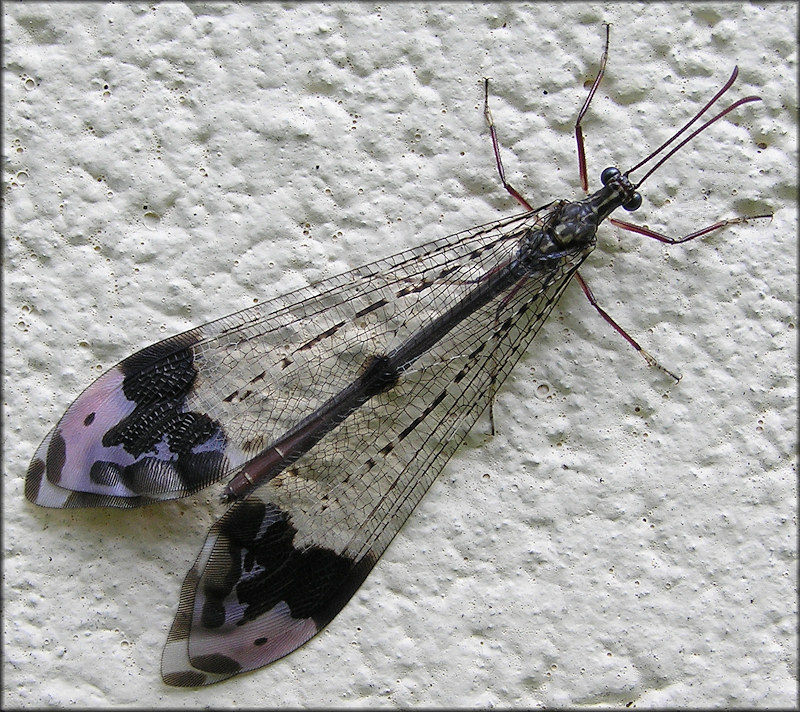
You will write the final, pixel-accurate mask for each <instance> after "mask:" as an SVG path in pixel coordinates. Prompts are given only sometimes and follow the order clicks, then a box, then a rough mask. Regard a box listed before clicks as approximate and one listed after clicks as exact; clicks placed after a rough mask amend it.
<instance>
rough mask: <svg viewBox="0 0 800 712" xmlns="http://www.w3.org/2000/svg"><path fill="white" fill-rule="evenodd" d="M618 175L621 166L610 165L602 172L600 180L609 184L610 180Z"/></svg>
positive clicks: (604, 183)
mask: <svg viewBox="0 0 800 712" xmlns="http://www.w3.org/2000/svg"><path fill="white" fill-rule="evenodd" d="M618 175H619V168H614V166H610V167H609V168H606V169H605V170H604V171H603V172H602V173H601V174H600V182H601V183H602V184H603V185H608V183H609V181H610V180H612V179H613V178H616V177H617V176H618Z"/></svg>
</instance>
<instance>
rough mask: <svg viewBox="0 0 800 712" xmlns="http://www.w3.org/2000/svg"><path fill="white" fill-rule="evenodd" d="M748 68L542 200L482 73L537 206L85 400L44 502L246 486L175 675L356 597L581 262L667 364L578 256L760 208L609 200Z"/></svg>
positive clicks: (199, 586) (372, 270) (275, 640)
mask: <svg viewBox="0 0 800 712" xmlns="http://www.w3.org/2000/svg"><path fill="white" fill-rule="evenodd" d="M608 42H609V30H608V26H607V28H606V38H605V48H604V52H603V56H602V61H601V65H600V70H599V72H598V75H597V78H596V79H595V82H594V84H593V86H592V88H591V90H590V92H589V95H588V97H587V99H586V101H585V103H584V105H583V108H582V109H581V111H580V113H579V116H578V120H577V122H576V140H577V143H578V158H579V170H580V177H581V183H582V186H583V188H584V190H588V179H587V172H586V160H585V153H584V147H583V136H582V130H581V120H582V119H583V116H584V115H585V113H586V111H587V109H588V107H589V104H590V102H591V100H592V98H593V96H594V94H595V92H596V89H597V87H598V85H599V83H600V81H601V79H602V76H603V73H604V70H605V65H606V60H607V56H608ZM736 75H737V72H736V70H734V72H733V74H732V76H731V78H730V79H729V80H728V82H727V83H726V84H725V85H724V86H723V88H722V89H721V90H720V91H719V92H718V93H717V94H716V95H715V96H714V97H713V98H712V99H711V100H710V101H709V102H708V103H707V104H706V105H705V106H704V107H703V108H702V109H701V110H700V111H698V112H697V113H696V114H695V116H694V117H693V118H692V119H691V120H690V121H689V122H687V123H686V124H685V125H684V126H683V127H682V128H681V129H680V130H679V131H677V132H676V133H675V134H674V135H673V136H672V138H671V139H670V140H669V141H667V142H666V143H665V144H663V145H662V146H660V147H659V148H658V149H657V150H656V151H654V152H653V153H651V154H650V155H649V156H647V157H646V158H645V159H644V160H643V161H641V162H640V163H639V164H637V165H636V166H634V167H633V168H631V169H629V170H627V171H624V172H623V171H621V170H619V169H618V168H616V167H610V168H606V169H605V170H604V171H603V172H602V174H601V183H602V187H601V188H600V189H599V190H597V191H596V192H594V193H592V194H590V195H588V196H587V197H586V198H584V199H582V200H576V201H568V200H556V201H553V202H550V203H547V204H546V205H543V206H542V207H540V208H536V209H534V208H532V207H531V205H530V204H529V203H528V202H527V201H526V200H525V199H524V198H523V197H522V196H521V194H520V193H519V192H518V191H517V190H516V189H515V188H513V187H512V186H511V185H510V184H509V183H508V182H507V181H506V179H505V173H504V169H503V165H502V161H501V158H500V149H499V142H498V138H497V133H496V130H495V125H494V122H493V119H492V116H491V112H490V111H489V89H488V80H486V81H485V83H484V91H485V116H486V119H487V123H488V125H489V129H490V135H491V140H492V144H493V148H494V154H495V158H496V161H497V168H498V172H499V174H500V178H501V181H502V183H503V185H504V187H505V188H506V190H507V191H508V192H509V193H510V194H511V195H512V196H513V197H514V198H515V199H517V200H518V201H519V202H520V203H521V204H522V205H523V206H524V207H525V208H526V211H525V212H524V213H521V214H519V215H515V216H513V217H509V218H505V219H502V220H498V221H495V222H492V223H488V224H485V225H482V226H479V227H475V228H472V229H470V230H466V231H464V232H461V233H457V234H455V235H451V236H449V237H445V238H442V239H439V240H435V241H433V242H428V243H425V244H422V245H420V246H419V247H416V248H413V249H410V250H406V251H404V252H400V253H398V254H395V255H392V256H390V257H387V258H385V259H382V260H379V261H377V262H373V263H371V264H368V265H365V266H363V267H359V268H357V269H354V270H352V271H350V272H347V273H344V274H342V275H339V276H336V277H333V278H330V279H326V280H324V281H321V282H318V283H316V284H313V285H310V286H309V287H306V288H304V289H301V290H299V291H296V292H294V293H292V294H288V295H284V296H281V297H278V298H276V299H273V300H271V301H268V302H265V303H262V304H260V305H258V306H255V307H252V308H250V309H245V310H244V311H240V312H237V313H235V314H232V315H230V316H227V317H224V318H222V319H219V320H217V321H213V322H210V323H208V324H205V325H203V326H199V327H197V328H195V329H192V330H190V331H187V332H185V333H183V334H179V335H177V336H173V337H171V338H169V339H166V340H165V341H161V342H159V343H156V344H154V345H152V346H149V347H147V348H145V349H143V350H141V351H139V352H138V353H135V354H134V355H132V356H130V357H128V358H127V359H125V360H123V361H122V362H120V363H119V364H118V365H116V366H115V367H113V368H112V369H111V370H109V371H108V372H106V373H105V374H104V375H103V376H101V377H100V378H99V379H98V380H97V381H95V382H94V383H93V384H92V385H91V386H89V387H88V388H87V389H86V390H85V391H84V392H83V393H82V394H81V395H80V396H79V397H78V398H77V400H76V401H75V402H74V403H73V404H72V405H71V406H70V407H69V408H68V410H67V411H66V413H65V414H64V416H63V417H62V418H61V420H60V421H59V422H58V424H57V425H56V426H55V428H53V430H52V431H51V432H50V433H49V434H48V435H47V436H46V437H45V439H44V440H43V442H42V443H41V445H40V446H39V448H38V450H37V452H36V454H35V455H34V457H33V460H32V462H31V464H30V466H29V468H28V471H27V475H26V481H25V495H26V497H27V498H28V499H29V500H30V501H31V502H34V503H36V504H38V505H41V506H45V507H59V508H68V507H92V506H106V507H119V508H131V507H139V506H143V505H147V504H152V503H156V502H161V501H165V500H171V499H176V498H180V497H185V496H188V495H190V494H192V493H195V492H197V491H199V490H200V489H202V488H204V487H207V486H208V485H210V484H212V483H214V482H218V481H221V480H226V481H227V484H226V486H225V488H224V491H223V495H222V498H223V501H224V502H226V503H228V504H229V505H230V506H229V508H228V509H227V511H226V512H225V513H224V514H223V516H222V517H221V518H220V519H219V520H218V521H217V522H216V523H215V524H214V525H213V526H212V527H211V530H210V532H209V534H208V536H207V538H206V541H205V543H204V545H203V548H202V550H201V551H200V554H199V556H198V557H197V560H196V561H195V563H194V566H193V567H192V568H191V570H190V571H189V573H188V574H187V576H186V579H185V580H184V582H183V586H182V588H181V593H180V603H179V606H178V611H177V614H176V616H175V620H174V622H173V624H172V628H171V630H170V632H169V635H168V638H167V643H166V646H165V649H164V653H163V657H162V677H163V679H164V681H165V682H166V683H167V684H170V685H176V686H199V685H205V684H211V683H215V682H219V681H221V680H224V679H226V678H229V677H231V676H233V675H237V674H239V673H242V672H246V671H249V670H254V669H256V668H259V667H262V666H264V665H267V664H268V663H271V662H273V661H274V660H277V659H278V658H281V657H283V656H284V655H287V654H288V653H290V652H291V651H293V650H295V649H296V648H297V647H299V646H300V645H302V644H303V643H305V642H306V641H307V640H309V639H310V638H311V637H312V636H314V635H315V634H316V633H317V632H319V631H320V630H321V629H322V628H323V627H324V626H325V625H326V624H327V623H328V622H329V621H330V620H331V619H332V618H333V617H334V616H335V615H336V614H337V613H338V612H339V611H340V610H341V609H342V607H343V606H344V605H345V604H346V603H347V601H348V600H349V598H350V597H351V596H352V595H353V593H354V592H355V591H356V589H357V588H358V587H359V585H360V584H361V583H362V581H363V580H364V578H365V577H366V576H367V574H368V573H369V571H370V570H371V569H372V567H373V566H374V565H375V563H376V562H377V561H378V559H379V558H380V556H381V554H382V553H383V551H384V550H385V549H386V547H387V546H388V544H389V542H390V541H391V540H392V538H393V537H394V536H395V534H396V533H397V532H398V531H399V529H400V528H401V526H402V525H403V523H404V522H405V520H406V519H407V518H408V516H409V515H410V514H411V512H412V511H413V509H414V507H415V506H416V505H417V503H418V502H419V501H420V499H421V498H422V497H423V495H424V494H425V492H426V491H427V489H428V488H429V487H430V485H431V484H432V482H433V480H434V479H435V478H436V476H437V475H438V474H439V472H441V470H442V468H443V467H444V465H445V463H446V462H447V460H448V459H449V458H450V456H451V455H452V454H453V453H454V452H455V450H456V449H457V447H458V445H459V444H460V442H461V441H462V440H463V439H464V437H465V436H466V434H467V433H468V432H469V430H470V428H471V427H472V426H473V425H474V423H475V422H476V420H477V419H478V417H479V416H480V415H481V413H482V412H483V411H484V410H485V409H486V408H487V407H490V406H491V403H492V399H493V396H494V393H495V391H496V389H497V388H498V387H499V386H500V384H502V382H503V380H504V379H505V377H506V376H507V375H508V373H509V372H510V371H511V369H512V368H513V367H514V365H515V363H516V362H517V360H518V359H519V358H520V357H521V355H522V354H523V353H524V352H525V351H526V350H527V349H528V347H529V346H530V344H531V342H532V341H533V339H534V338H535V336H536V334H537V332H538V330H539V328H540V327H541V326H542V324H543V323H544V322H545V320H546V319H547V316H548V315H549V313H550V312H551V310H552V309H553V307H554V306H555V304H556V302H557V301H558V299H559V297H560V296H561V294H562V293H563V291H564V289H565V288H566V286H567V284H568V283H569V281H570V279H571V278H572V277H576V278H577V279H578V280H579V282H580V284H581V286H582V288H583V289H584V291H585V293H586V295H587V297H588V298H589V300H590V302H591V303H592V304H593V305H594V306H595V308H597V309H598V311H599V312H600V313H601V315H603V317H604V318H605V319H606V320H607V321H608V322H609V323H610V324H611V325H612V326H613V327H614V328H615V329H616V330H617V331H619V332H620V333H621V334H622V335H623V336H624V337H625V338H626V339H627V340H628V341H629V342H630V344H631V345H632V346H633V347H634V348H636V349H637V350H638V351H639V352H640V353H641V354H642V356H644V358H645V359H646V360H647V362H648V363H649V364H650V365H654V366H658V363H657V362H656V360H655V359H654V358H653V357H652V356H650V355H649V354H647V353H646V352H645V351H643V350H642V349H641V347H640V346H639V345H638V344H637V343H636V342H635V341H634V340H633V339H632V338H631V337H630V336H628V335H627V334H626V333H625V332H624V330H622V329H621V328H620V327H619V326H618V325H617V324H616V323H615V322H614V321H613V319H612V318H611V317H610V316H609V315H608V314H607V313H606V312H605V311H604V310H603V309H602V308H601V307H600V306H599V305H598V304H597V303H596V300H595V299H594V297H593V295H592V293H591V290H590V289H589V287H588V286H587V285H586V283H585V282H584V281H583V280H582V279H581V278H580V275H578V268H579V267H580V266H581V264H582V263H583V261H584V260H585V259H586V257H587V256H588V255H589V254H590V253H591V251H592V250H593V249H594V247H595V245H596V233H597V228H598V226H599V224H600V223H601V222H602V221H603V220H605V219H607V218H608V219H609V220H611V221H612V222H614V223H615V224H617V225H619V226H621V227H623V228H626V229H628V230H632V231H634V232H637V233H639V234H642V235H644V236H647V237H651V238H654V239H657V240H660V241H662V242H666V243H670V244H677V243H681V242H685V241H688V240H692V239H695V238H697V237H700V236H702V235H706V234H708V233H710V232H712V231H715V230H718V229H721V228H722V227H724V226H726V225H731V224H736V223H741V222H745V221H746V220H747V219H749V218H734V219H731V220H724V221H721V222H717V223H715V224H713V225H711V226H709V227H706V228H703V229H702V230H699V231H696V232H694V233H692V234H690V235H687V236H685V237H682V238H678V239H673V238H669V237H666V236H664V235H661V234H659V233H656V232H653V231H651V230H649V229H646V228H642V227H637V226H635V225H631V224H630V223H626V222H623V221H620V220H616V219H614V218H610V215H611V213H612V212H613V211H615V210H616V209H617V208H619V207H622V208H623V209H625V210H628V211H635V210H636V209H637V208H638V207H639V206H640V205H641V202H642V198H641V195H640V194H639V192H638V189H639V187H640V186H641V184H642V183H643V181H644V180H645V179H647V178H648V177H649V176H650V175H652V173H653V172H654V171H655V170H657V169H658V168H659V167H660V166H661V165H662V164H663V163H664V161H666V160H667V159H668V158H669V157H670V156H671V155H672V154H673V153H675V151H677V150H679V149H680V148H681V147H682V146H684V145H685V144H686V143H687V142H688V141H690V140H691V139H692V138H694V137H695V136H696V135H697V134H699V133H700V132H702V131H704V130H705V129H706V128H708V127H709V126H710V125H712V124H714V123H715V122H717V121H719V120H720V119H721V118H722V117H724V116H725V115H727V114H728V113H729V112H730V111H733V110H734V109H736V108H737V107H739V106H742V105H743V104H746V103H749V102H753V101H757V100H758V97H746V98H744V99H740V100H738V101H736V102H734V103H733V104H731V105H730V106H729V107H727V108H726V109H724V110H722V111H720V112H719V113H717V114H716V115H715V116H713V117H712V118H711V119H708V120H706V121H705V122H704V123H702V124H701V125H700V126H699V127H698V128H696V129H694V130H693V131H691V132H689V130H690V128H691V127H692V126H694V124H695V123H696V122H698V121H699V120H700V118H701V117H702V116H703V115H704V114H705V113H706V112H707V111H708V110H709V109H710V108H711V106H713V105H714V104H715V103H716V102H717V101H718V100H719V99H720V97H721V96H722V95H723V94H724V93H725V92H727V91H728V89H729V88H730V87H731V85H732V84H733V82H734V80H735V78H736ZM684 134H686V135H685V137H683V136H684ZM681 137H683V138H682V139H681V140H680V141H678V139H679V138H681ZM673 144H674V145H673ZM670 147H671V148H670ZM667 149H669V150H667ZM659 156H660V157H659ZM645 165H649V166H650V167H649V168H648V169H647V172H646V173H645V175H644V176H643V177H641V178H640V179H639V180H638V181H637V182H633V180H632V179H631V177H630V176H631V174H632V173H634V172H635V171H637V170H639V169H642V168H643V167H644V166H645ZM753 217H768V216H766V215H760V216H753ZM668 373H669V372H668ZM676 378H677V377H676Z"/></svg>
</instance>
